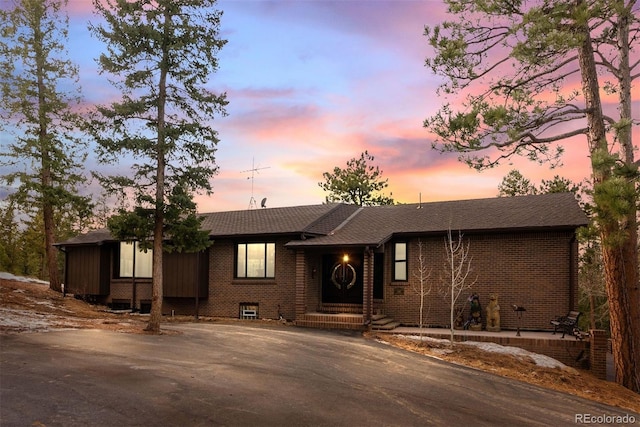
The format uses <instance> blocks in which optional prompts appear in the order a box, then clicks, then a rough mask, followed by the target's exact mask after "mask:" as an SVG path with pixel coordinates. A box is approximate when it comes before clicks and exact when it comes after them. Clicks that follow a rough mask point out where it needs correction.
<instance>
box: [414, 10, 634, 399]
mask: <svg viewBox="0 0 640 427" xmlns="http://www.w3.org/2000/svg"><path fill="white" fill-rule="evenodd" d="M445 1H446V3H447V5H448V6H449V12H450V13H451V14H452V16H454V17H455V20H452V21H448V22H444V23H442V24H441V25H438V26H436V27H434V28H427V29H426V35H427V36H428V38H429V43H430V45H431V46H432V47H433V48H434V49H435V55H434V56H433V57H431V58H429V59H427V65H428V66H429V67H430V68H431V69H432V70H433V71H434V72H435V73H436V74H439V75H443V76H445V77H446V79H447V80H446V82H445V83H444V84H443V86H442V87H441V88H440V90H439V94H440V95H443V96H445V97H451V96H457V97H460V98H459V99H464V101H462V105H461V106H460V107H457V106H456V107H453V106H452V105H451V104H450V103H445V105H444V106H443V107H442V108H441V109H440V111H439V112H437V113H436V114H435V115H434V116H432V117H430V118H428V119H426V120H425V126H426V127H428V128H429V129H431V131H432V132H434V133H435V134H436V135H437V137H438V139H437V141H436V142H434V144H433V145H434V148H436V149H439V150H443V151H453V152H459V153H462V156H463V158H464V159H465V161H466V162H467V163H468V164H469V165H471V166H473V167H475V168H478V169H482V168H486V167H491V166H493V165H495V164H497V163H499V162H500V161H501V160H504V159H507V158H509V157H511V156H513V155H525V156H527V157H528V158H530V159H532V160H535V161H540V162H544V161H551V162H552V164H558V162H559V160H560V156H561V155H562V152H563V147H562V146H560V145H558V142H559V141H564V140H567V139H568V138H573V139H576V137H579V136H582V137H583V138H584V140H585V141H586V144H587V146H588V149H589V154H590V159H591V165H590V166H591V180H592V182H593V198H594V212H595V219H596V224H597V226H598V231H599V233H600V241H601V243H602V245H601V249H602V260H603V263H604V273H605V278H606V280H605V281H606V288H607V297H608V301H609V307H610V319H611V339H612V348H613V355H614V365H615V371H616V381H617V382H618V383H620V384H622V385H623V386H625V387H627V388H629V389H631V390H633V391H636V392H640V287H639V286H638V223H637V218H636V212H637V206H638V195H639V192H640V191H639V188H638V182H639V181H640V180H639V179H638V178H639V176H640V175H639V174H638V164H637V162H635V161H634V147H633V143H632V132H631V126H632V124H633V123H634V121H633V115H632V111H631V106H632V102H631V101H632V96H631V94H632V85H633V82H634V80H635V79H637V78H638V77H639V76H640V74H639V73H637V71H634V69H636V68H639V67H640V61H638V59H637V52H635V55H636V58H635V59H634V58H633V55H634V51H633V47H634V46H633V43H634V41H637V39H638V37H639V36H640V14H639V13H638V5H637V0H592V1H589V2H587V1H584V0H577V1H572V2H567V1H560V0H538V1H532V2H518V1H516V2H511V1H509V2H505V1H502V0H445ZM600 76H601V77H600ZM571 83H577V85H578V89H574V87H575V86H573V85H570V84H571ZM603 94H606V95H612V96H617V98H618V108H617V109H615V110H617V112H616V111H613V110H614V109H609V110H608V111H607V112H606V113H605V110H604V108H603V101H602V95H603ZM481 151H483V152H484V154H483V155H480V154H478V153H479V152H481Z"/></svg>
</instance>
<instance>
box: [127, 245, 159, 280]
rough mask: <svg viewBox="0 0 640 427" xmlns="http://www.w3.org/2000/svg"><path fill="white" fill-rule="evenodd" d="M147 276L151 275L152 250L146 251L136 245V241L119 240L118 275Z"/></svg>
mask: <svg viewBox="0 0 640 427" xmlns="http://www.w3.org/2000/svg"><path fill="white" fill-rule="evenodd" d="M134 266H135V277H142V278H149V277H151V276H152V271H153V269H152V266H153V250H151V249H148V250H147V251H146V252H145V251H143V250H141V249H140V248H139V247H138V242H120V271H119V275H120V277H133V276H134V274H133V273H134V271H133V269H134Z"/></svg>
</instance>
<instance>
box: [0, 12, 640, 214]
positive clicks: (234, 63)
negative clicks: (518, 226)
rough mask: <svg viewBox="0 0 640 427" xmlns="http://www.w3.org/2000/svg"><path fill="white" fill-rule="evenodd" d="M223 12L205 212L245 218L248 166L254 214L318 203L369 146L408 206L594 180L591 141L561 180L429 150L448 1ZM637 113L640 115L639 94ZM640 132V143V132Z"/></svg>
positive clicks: (88, 74)
mask: <svg viewBox="0 0 640 427" xmlns="http://www.w3.org/2000/svg"><path fill="white" fill-rule="evenodd" d="M69 7H70V37H71V39H70V45H69V53H70V56H71V57H72V59H73V60H74V61H75V62H76V63H77V64H78V65H79V67H80V77H81V85H82V91H83V94H84V96H85V98H86V99H87V101H88V102H96V103H102V102H105V100H108V99H110V97H112V96H115V95H117V94H116V93H115V92H114V89H113V88H112V87H111V86H110V85H109V84H108V83H107V81H106V79H105V77H104V76H99V75H98V74H97V72H96V64H95V60H94V59H95V58H96V57H97V56H98V55H99V53H100V52H101V50H102V49H103V46H102V45H101V44H100V43H99V42H98V41H96V40H94V39H92V38H91V37H90V35H89V32H88V30H87V22H88V20H93V21H95V20H96V19H97V18H96V17H95V16H93V15H92V7H91V2H90V1H89V0H69ZM218 7H219V9H221V10H223V11H224V15H223V17H222V35H223V37H224V38H226V39H227V40H228V43H227V45H226V46H225V48H224V49H223V50H222V52H221V54H220V70H219V72H218V73H216V74H215V75H213V76H212V79H211V82H210V88H211V89H213V90H215V91H220V92H222V91H226V92H227V95H228V100H229V102H230V104H229V106H228V108H227V111H228V113H229V115H228V116H227V117H224V118H217V119H215V120H214V122H213V127H214V128H215V129H217V130H218V131H219V136H220V139H221V142H220V144H219V146H218V151H217V163H218V166H219V168H220V173H219V174H218V175H217V176H216V177H215V178H214V180H213V186H214V194H213V195H212V196H210V197H204V196H201V197H198V198H197V201H198V205H199V211H201V212H209V211H222V210H236V209H246V208H247V207H248V206H249V201H250V199H251V197H252V183H251V179H250V177H251V173H247V172H244V173H243V172H242V171H246V170H249V169H251V168H252V164H254V165H255V167H256V168H260V170H259V171H258V172H256V173H255V175H254V181H253V197H254V198H255V200H257V203H258V204H259V203H260V200H262V198H265V197H266V198H267V206H268V207H279V206H292V205H300V204H317V203H322V202H323V201H324V198H325V193H324V192H323V191H322V190H321V189H320V187H319V186H318V182H320V181H321V180H322V173H323V172H325V171H331V170H332V169H333V168H334V167H335V166H340V167H344V166H345V165H346V162H347V160H349V159H351V158H353V157H359V156H360V153H362V152H363V151H364V150H368V151H369V153H370V154H372V155H374V156H375V161H374V163H375V165H377V166H379V167H380V169H381V170H382V171H383V178H388V179H389V191H390V192H392V193H393V198H394V199H395V200H396V201H398V202H403V203H414V202H418V200H419V197H420V194H421V197H422V201H435V200H453V199H469V198H480V197H493V196H495V195H497V193H498V190H497V187H498V184H499V183H500V182H501V180H502V178H503V177H504V176H505V175H506V174H507V172H508V171H509V170H511V169H513V168H518V169H519V170H520V171H521V172H522V173H523V174H524V175H525V176H526V177H528V178H530V179H531V180H532V181H533V182H535V183H538V182H539V181H540V180H541V179H550V178H552V177H553V176H554V175H556V174H559V175H562V176H564V177H567V178H570V179H572V180H574V181H581V180H582V179H584V178H586V177H588V176H589V170H590V167H589V159H588V158H587V148H586V141H585V140H584V138H578V139H576V140H574V141H570V142H567V143H565V144H564V146H565V148H566V151H567V153H566V154H565V156H564V166H563V167H562V168H560V169H556V170H551V169H550V168H549V167H548V166H546V165H543V166H540V165H537V164H534V163H531V162H528V161H526V160H524V159H514V162H513V163H512V164H506V163H505V164H504V165H503V166H501V167H499V168H496V169H492V170H490V171H486V172H482V173H479V172H476V171H474V170H471V169H469V168H468V167H467V166H466V165H465V164H463V163H460V162H458V161H457V159H456V156H455V155H446V156H445V155H441V154H439V153H438V152H435V151H432V150H431V148H430V147H431V144H430V143H431V140H432V137H431V135H430V134H429V132H428V131H427V130H426V129H424V128H423V127H422V123H423V121H424V119H425V118H426V117H428V116H429V115H431V114H433V113H435V112H436V111H437V109H438V108H439V106H440V105H441V103H442V102H443V101H442V100H441V99H439V98H438V97H437V96H436V93H435V91H436V88H437V87H438V85H439V83H440V82H441V79H440V78H439V77H437V76H435V75H433V74H432V73H431V72H430V70H429V69H427V68H426V67H425V66H424V60H425V58H426V57H427V56H428V55H429V54H430V49H429V46H428V44H427V40H426V38H425V37H424V36H423V31H424V26H425V25H428V26H433V25H435V24H437V23H439V22H441V21H442V20H443V19H445V16H446V14H445V7H444V4H443V3H442V2H441V1H440V0H432V1H429V0H413V1H410V0H395V1H386V0H375V1H374V0H351V1H325V0H309V1H254V0H240V1H239V0H222V1H219V3H218ZM636 55H637V53H636ZM639 92H640V91H639ZM636 93H638V92H636ZM633 108H634V111H636V112H637V111H639V110H640V94H638V95H636V96H635V102H634V105H633ZM635 136H636V138H635V141H636V144H638V139H639V137H640V135H638V132H637V127H636V134H635ZM0 138H2V135H0ZM90 157H91V155H90ZM253 162H255V163H253ZM93 163H94V162H92V161H91V160H90V161H89V163H88V167H92V166H91V165H92V164H93ZM387 194H388V193H387Z"/></svg>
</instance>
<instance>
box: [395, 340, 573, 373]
mask: <svg viewBox="0 0 640 427" xmlns="http://www.w3.org/2000/svg"><path fill="white" fill-rule="evenodd" d="M399 336H401V337H404V338H406V339H410V340H417V341H427V342H431V343H434V344H441V345H443V344H448V343H449V342H450V341H449V340H448V339H439V338H431V337H425V336H422V337H421V336H420V335H399ZM456 344H462V345H470V346H474V347H477V348H479V349H481V350H484V351H488V352H490V353H499V354H506V355H512V356H516V357H529V358H530V359H531V360H533V362H534V363H535V364H536V365H537V366H540V367H543V368H558V369H566V368H567V365H565V364H564V363H562V362H560V361H558V360H556V359H554V358H552V357H549V356H545V355H544V354H538V353H532V352H530V351H527V350H524V349H522V348H519V347H510V346H504V345H500V344H496V343H492V342H477V341H464V342H457V343H456Z"/></svg>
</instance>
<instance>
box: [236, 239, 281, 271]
mask: <svg viewBox="0 0 640 427" xmlns="http://www.w3.org/2000/svg"><path fill="white" fill-rule="evenodd" d="M237 260H238V261H237V268H236V277H239V278H251V279H266V278H274V277H275V276H276V244H275V243H239V244H238V248H237Z"/></svg>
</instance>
